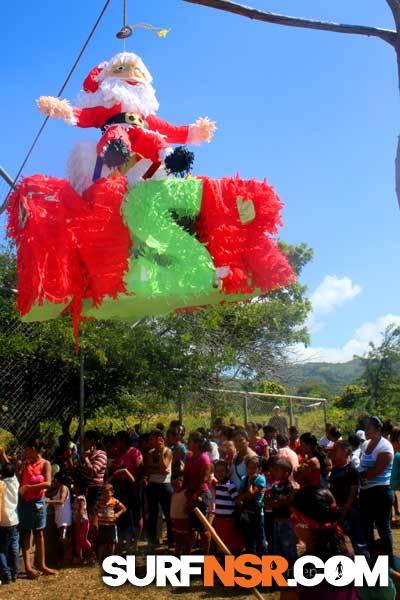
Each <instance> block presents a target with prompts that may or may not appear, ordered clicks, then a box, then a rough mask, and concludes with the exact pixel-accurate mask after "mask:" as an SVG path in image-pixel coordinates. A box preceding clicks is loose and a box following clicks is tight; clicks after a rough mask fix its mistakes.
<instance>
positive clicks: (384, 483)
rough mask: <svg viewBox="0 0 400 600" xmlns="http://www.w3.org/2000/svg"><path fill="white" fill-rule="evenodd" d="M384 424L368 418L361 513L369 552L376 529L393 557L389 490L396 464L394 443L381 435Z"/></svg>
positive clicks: (362, 471) (390, 494) (362, 476)
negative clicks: (391, 475) (393, 467)
mask: <svg viewBox="0 0 400 600" xmlns="http://www.w3.org/2000/svg"><path fill="white" fill-rule="evenodd" d="M382 426H383V424H382V421H381V420H380V419H378V417H369V419H368V420H367V423H366V427H365V435H366V438H367V441H366V442H365V443H364V444H363V446H362V448H361V458H360V466H359V472H360V479H361V490H360V511H361V521H362V525H363V530H364V534H365V537H366V542H367V546H368V550H369V551H370V552H372V550H373V546H374V527H376V529H377V530H378V533H379V537H380V539H381V541H382V543H383V544H384V545H385V548H386V552H387V554H388V555H389V557H390V558H392V557H393V541H392V531H391V528H390V520H391V514H392V505H393V492H392V491H391V489H390V474H391V470H392V464H393V447H392V444H391V443H390V442H389V441H388V440H386V439H385V438H384V437H383V436H382Z"/></svg>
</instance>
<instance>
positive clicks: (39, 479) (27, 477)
mask: <svg viewBox="0 0 400 600" xmlns="http://www.w3.org/2000/svg"><path fill="white" fill-rule="evenodd" d="M45 462H46V461H45V460H44V458H40V459H39V460H38V461H36V462H35V463H33V464H31V463H28V464H27V465H26V466H25V468H24V470H23V472H22V476H21V487H22V486H24V485H35V484H36V483H43V482H44V475H43V471H44V463H45ZM45 492H46V490H45V489H41V490H28V491H27V492H26V494H24V500H38V499H39V498H43V496H44V495H45Z"/></svg>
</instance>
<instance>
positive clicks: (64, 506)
mask: <svg viewBox="0 0 400 600" xmlns="http://www.w3.org/2000/svg"><path fill="white" fill-rule="evenodd" d="M68 482H69V479H68V478H67V477H66V476H65V475H63V474H62V473H61V472H59V473H56V474H55V475H54V479H53V488H54V489H55V490H56V493H55V495H54V496H53V497H52V498H46V504H50V505H53V506H54V522H55V524H56V527H57V537H58V556H59V562H60V564H61V565H64V564H65V562H66V559H67V551H68V547H69V545H70V535H69V534H70V529H71V525H72V512H71V492H70V491H69V488H68V486H67V483H68Z"/></svg>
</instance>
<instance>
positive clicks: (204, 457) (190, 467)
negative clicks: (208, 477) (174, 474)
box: [183, 452, 211, 492]
mask: <svg viewBox="0 0 400 600" xmlns="http://www.w3.org/2000/svg"><path fill="white" fill-rule="evenodd" d="M208 465H211V460H210V457H209V456H208V454H207V452H202V453H201V454H199V455H198V456H193V453H192V452H188V454H187V457H186V462H185V470H184V472H183V474H184V477H185V486H186V489H188V490H189V492H196V491H197V490H200V491H201V492H206V491H208V484H207V483H206V482H204V480H203V481H202V478H203V477H204V470H205V468H206V467H207V466H208Z"/></svg>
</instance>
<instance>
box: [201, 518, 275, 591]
mask: <svg viewBox="0 0 400 600" xmlns="http://www.w3.org/2000/svg"><path fill="white" fill-rule="evenodd" d="M193 512H194V513H195V515H196V517H197V518H198V519H199V521H201V523H202V524H203V525H204V527H205V528H206V529H207V531H209V532H210V534H211V537H212V539H213V541H214V542H215V543H216V545H217V546H218V548H219V549H220V550H221V552H223V553H224V554H225V555H226V556H232V552H231V551H230V550H229V548H228V547H227V546H225V544H224V542H223V541H222V540H221V538H220V537H219V535H218V533H217V532H216V531H215V529H214V527H213V526H212V525H211V523H209V522H208V520H207V518H206V517H205V516H204V515H203V513H202V512H201V510H199V509H198V508H195V509H194V511H193ZM251 593H252V594H253V596H255V597H256V598H257V600H265V598H264V596H263V595H262V594H261V593H260V592H259V591H258V589H257V588H251Z"/></svg>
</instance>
